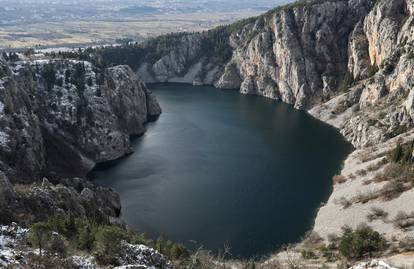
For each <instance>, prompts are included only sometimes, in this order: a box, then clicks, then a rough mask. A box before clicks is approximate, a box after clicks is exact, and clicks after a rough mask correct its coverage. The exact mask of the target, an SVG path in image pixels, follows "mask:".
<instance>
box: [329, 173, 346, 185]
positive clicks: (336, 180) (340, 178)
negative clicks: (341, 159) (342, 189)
mask: <svg viewBox="0 0 414 269" xmlns="http://www.w3.org/2000/svg"><path fill="white" fill-rule="evenodd" d="M332 180H333V183H334V184H342V183H345V182H346V180H347V179H346V177H345V176H343V175H334V176H333V178H332Z"/></svg>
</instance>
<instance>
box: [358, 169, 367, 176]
mask: <svg viewBox="0 0 414 269" xmlns="http://www.w3.org/2000/svg"><path fill="white" fill-rule="evenodd" d="M355 174H357V176H360V177H363V176H366V175H367V170H365V169H360V170H357V171H356V172H355Z"/></svg>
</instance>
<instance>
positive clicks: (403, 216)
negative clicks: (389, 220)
mask: <svg viewBox="0 0 414 269" xmlns="http://www.w3.org/2000/svg"><path fill="white" fill-rule="evenodd" d="M393 224H394V227H396V228H399V229H401V230H407V229H408V228H410V227H411V226H413V225H414V212H411V213H409V214H407V213H406V212H404V211H399V212H398V213H397V215H396V216H395V217H394V219H393Z"/></svg>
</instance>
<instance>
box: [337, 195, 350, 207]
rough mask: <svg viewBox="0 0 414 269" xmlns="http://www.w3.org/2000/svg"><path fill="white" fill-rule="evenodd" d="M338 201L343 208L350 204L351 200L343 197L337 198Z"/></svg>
mask: <svg viewBox="0 0 414 269" xmlns="http://www.w3.org/2000/svg"><path fill="white" fill-rule="evenodd" d="M339 203H340V204H341V205H342V208H343V209H346V208H348V207H350V206H351V205H352V203H351V201H350V200H348V199H346V198H345V197H343V196H342V197H341V198H339Z"/></svg>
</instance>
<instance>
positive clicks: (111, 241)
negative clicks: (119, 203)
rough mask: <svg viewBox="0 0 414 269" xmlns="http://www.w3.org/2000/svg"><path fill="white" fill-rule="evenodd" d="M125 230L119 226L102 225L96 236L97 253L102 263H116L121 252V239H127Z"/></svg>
mask: <svg viewBox="0 0 414 269" xmlns="http://www.w3.org/2000/svg"><path fill="white" fill-rule="evenodd" d="M126 239H127V236H126V234H125V230H123V229H122V228H120V227H117V226H105V227H101V228H100V229H99V230H98V231H97V233H96V236H95V246H94V250H95V255H96V258H97V260H98V262H100V263H102V264H116V263H117V259H116V257H117V256H119V254H120V252H121V241H122V240H126Z"/></svg>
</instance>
